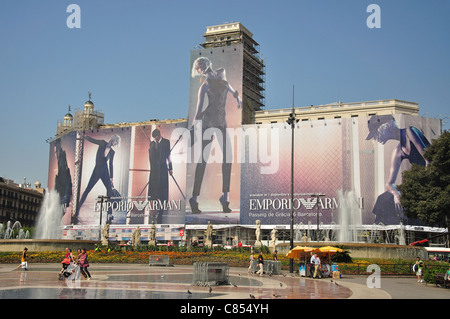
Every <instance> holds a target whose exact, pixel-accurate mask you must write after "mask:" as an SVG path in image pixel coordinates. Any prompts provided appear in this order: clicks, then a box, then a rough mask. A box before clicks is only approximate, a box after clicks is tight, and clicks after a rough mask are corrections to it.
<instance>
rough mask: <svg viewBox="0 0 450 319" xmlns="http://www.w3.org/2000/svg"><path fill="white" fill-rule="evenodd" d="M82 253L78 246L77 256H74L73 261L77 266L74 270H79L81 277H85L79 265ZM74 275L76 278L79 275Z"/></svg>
mask: <svg viewBox="0 0 450 319" xmlns="http://www.w3.org/2000/svg"><path fill="white" fill-rule="evenodd" d="M82 254H83V252H82V249H81V248H78V249H77V257H76V258H75V257H74V259H75V261H74V263H76V264H77V265H78V268H77V269H76V271H78V270H79V271H80V273H81V274H82V275H83V277H84V278H86V274H85V273H84V271H83V267H81V265H80V258H81V255H82ZM76 277H77V278H78V277H79V276H78V275H77V276H76Z"/></svg>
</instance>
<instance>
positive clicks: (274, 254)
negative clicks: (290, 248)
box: [272, 250, 278, 261]
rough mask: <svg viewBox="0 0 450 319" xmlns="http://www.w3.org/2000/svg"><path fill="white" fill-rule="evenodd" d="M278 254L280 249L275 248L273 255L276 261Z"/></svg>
mask: <svg viewBox="0 0 450 319" xmlns="http://www.w3.org/2000/svg"><path fill="white" fill-rule="evenodd" d="M277 254H278V250H275V252H274V253H273V256H272V259H273V260H275V261H277V260H278V257H277Z"/></svg>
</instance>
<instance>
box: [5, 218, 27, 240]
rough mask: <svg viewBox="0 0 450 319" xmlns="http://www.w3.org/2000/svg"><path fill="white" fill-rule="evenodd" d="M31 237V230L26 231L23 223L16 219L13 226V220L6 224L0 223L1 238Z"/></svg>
mask: <svg viewBox="0 0 450 319" xmlns="http://www.w3.org/2000/svg"><path fill="white" fill-rule="evenodd" d="M27 238H30V232H29V231H28V230H27V231H24V230H23V228H22V224H21V223H20V222H19V221H18V220H16V221H15V222H14V224H13V225H12V226H11V221H10V220H8V221H7V222H6V228H5V225H3V224H0V239H27Z"/></svg>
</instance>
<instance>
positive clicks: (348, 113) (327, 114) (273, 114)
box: [252, 99, 419, 124]
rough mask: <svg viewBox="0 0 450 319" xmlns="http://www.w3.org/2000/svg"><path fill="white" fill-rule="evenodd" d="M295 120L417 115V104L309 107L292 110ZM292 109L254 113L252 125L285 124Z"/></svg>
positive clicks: (387, 102)
mask: <svg viewBox="0 0 450 319" xmlns="http://www.w3.org/2000/svg"><path fill="white" fill-rule="evenodd" d="M294 111H295V114H296V118H297V119H299V120H300V121H314V120H330V119H340V118H351V117H362V116H368V117H370V116H372V115H386V114H409V115H418V113H419V106H418V104H417V103H414V102H408V101H402V100H397V99H389V100H377V101H366V102H353V103H343V102H336V103H331V104H325V105H311V106H306V107H295V108H294ZM290 113H292V108H283V109H276V110H263V111H256V112H254V114H253V117H252V123H255V124H267V123H281V122H286V120H287V118H288V117H289V114H290Z"/></svg>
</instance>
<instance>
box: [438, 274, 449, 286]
mask: <svg viewBox="0 0 450 319" xmlns="http://www.w3.org/2000/svg"><path fill="white" fill-rule="evenodd" d="M434 284H435V285H436V286H442V287H444V288H449V287H450V280H449V279H448V277H447V276H446V274H444V273H436V274H435V275H434Z"/></svg>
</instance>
